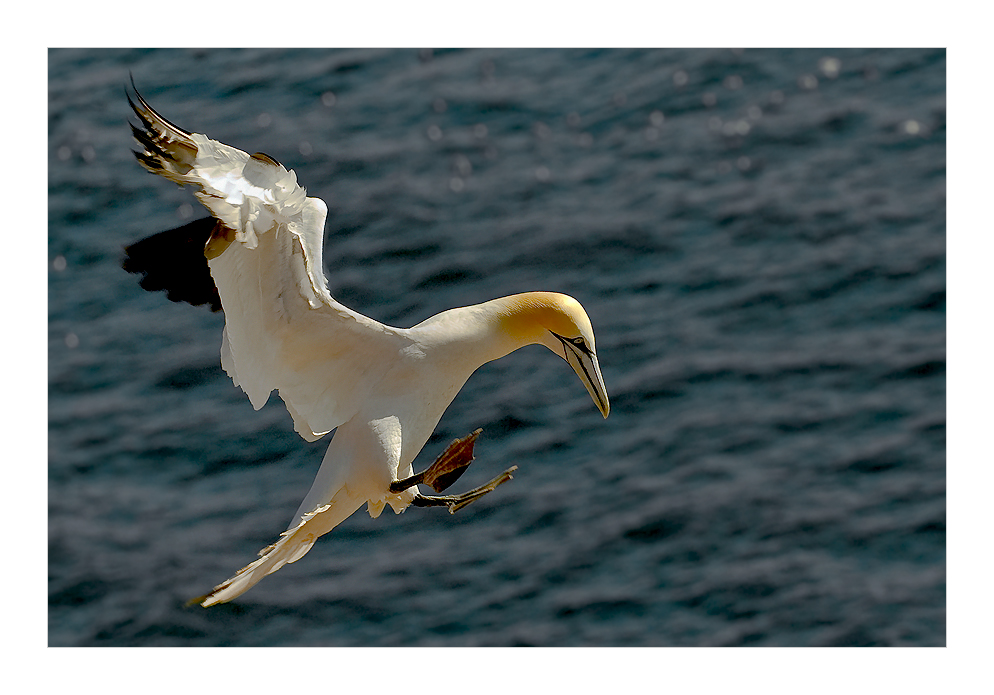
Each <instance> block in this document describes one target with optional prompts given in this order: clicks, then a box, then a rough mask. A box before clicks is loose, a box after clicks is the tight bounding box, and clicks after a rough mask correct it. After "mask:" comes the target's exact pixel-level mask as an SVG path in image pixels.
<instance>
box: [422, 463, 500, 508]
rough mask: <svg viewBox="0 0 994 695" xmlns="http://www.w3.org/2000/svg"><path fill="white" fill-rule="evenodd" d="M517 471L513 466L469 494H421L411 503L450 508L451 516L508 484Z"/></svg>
mask: <svg viewBox="0 0 994 695" xmlns="http://www.w3.org/2000/svg"><path fill="white" fill-rule="evenodd" d="M516 470H518V467H517V466H511V467H510V468H508V469H507V470H506V471H504V472H503V473H501V474H500V475H498V476H497V477H496V478H494V479H493V480H491V481H490V482H489V483H487V484H485V485H481V486H480V487H477V488H473V489H472V490H470V491H469V492H464V493H462V494H461V495H433V496H426V495H420V494H419V495H417V496H416V497H415V498H414V499H413V500H412V501H411V504H412V505H414V506H415V507H448V508H449V514H455V513H456V512H458V511H459V510H460V509H462V508H463V507H465V506H466V505H467V504H470V503H472V502H475V501H476V500H478V499H480V498H481V497H483V496H484V495H485V494H487V493H488V492H492V491H493V490H494V488H496V487H497V486H498V485H500V484H501V483H506V482H507V481H508V480H510V479H511V478H513V477H514V476H512V475H511V473H513V472H514V471H516Z"/></svg>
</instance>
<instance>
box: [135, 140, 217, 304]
mask: <svg viewBox="0 0 994 695" xmlns="http://www.w3.org/2000/svg"><path fill="white" fill-rule="evenodd" d="M140 158H141V157H140V156H139V159H140ZM216 224H217V220H215V219H214V218H212V217H205V218H203V219H200V220H195V221H193V222H190V223H189V224H185V225H183V226H182V227H177V228H176V229H169V230H166V231H165V232H159V233H158V234H153V235H152V236H150V237H148V238H146V239H142V240H141V241H138V242H135V243H134V244H132V245H131V246H128V247H127V248H125V249H124V253H125V258H124V262H123V263H122V264H121V267H122V268H124V270H126V271H128V272H129V273H139V274H141V275H142V276H143V277H142V279H141V280H140V281H139V283H138V284H139V285H141V287H142V288H143V289H145V290H148V291H149V292H157V291H161V290H165V292H166V298H167V299H169V300H170V301H173V302H186V303H188V304H192V305H193V306H200V305H202V304H208V305H210V308H211V311H221V297H220V296H219V295H218V292H217V285H215V284H214V278H212V277H211V271H210V266H209V265H208V264H207V258H206V257H204V246H205V245H206V244H207V240H208V239H210V236H211V233H212V232H213V231H214V227H215V225H216Z"/></svg>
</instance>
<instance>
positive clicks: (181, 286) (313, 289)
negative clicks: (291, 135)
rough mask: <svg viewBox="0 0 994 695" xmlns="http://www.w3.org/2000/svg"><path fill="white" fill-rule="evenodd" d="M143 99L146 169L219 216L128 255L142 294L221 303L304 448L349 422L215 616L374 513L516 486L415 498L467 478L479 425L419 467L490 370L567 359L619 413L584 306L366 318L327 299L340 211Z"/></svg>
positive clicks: (246, 369) (533, 296)
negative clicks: (456, 403) (441, 428)
mask: <svg viewBox="0 0 994 695" xmlns="http://www.w3.org/2000/svg"><path fill="white" fill-rule="evenodd" d="M135 95H136V97H137V103H135V101H132V100H131V98H130V96H129V97H128V101H129V103H131V106H132V108H133V109H134V111H135V113H136V114H137V115H138V118H139V119H140V121H141V125H142V127H141V128H138V127H135V126H134V125H132V126H131V128H132V131H133V133H134V136H135V139H136V140H137V141H138V143H139V144H140V145H141V146H142V148H143V151H142V152H136V153H135V155H136V156H137V158H138V160H139V161H140V162H141V164H142V165H143V166H144V167H145V168H146V169H148V170H149V171H151V172H152V173H154V174H158V175H160V176H164V177H165V178H167V179H169V180H170V181H173V182H175V183H178V184H180V185H192V186H194V187H195V188H196V189H197V190H196V191H195V195H196V196H197V199H198V200H200V202H201V203H202V204H203V205H204V206H205V207H206V208H207V209H208V210H209V211H210V213H211V215H212V216H213V219H207V220H200V221H198V222H194V223H191V224H189V225H186V226H185V227H181V228H180V229H178V230H170V231H169V232H163V233H161V234H159V235H155V236H153V237H150V238H149V239H146V240H144V241H142V242H138V243H137V244H135V245H133V246H131V247H129V248H128V249H127V251H128V254H129V257H128V259H127V260H126V261H125V268H126V269H127V270H129V271H132V272H143V273H146V277H145V280H143V282H142V285H143V286H144V287H146V289H167V290H169V292H170V295H169V296H170V298H171V299H176V300H183V301H189V302H190V303H193V304H202V303H205V302H211V303H212V305H213V308H215V309H217V308H223V311H224V317H225V326H224V332H223V335H222V340H221V365H222V366H223V367H224V370H225V371H226V372H227V373H228V374H229V375H230V376H231V379H232V381H234V383H235V385H236V386H239V387H241V388H242V390H243V391H244V392H245V393H246V394H247V395H248V397H249V400H250V401H251V403H252V406H253V407H254V408H255V409H256V410H258V409H259V408H261V407H262V406H263V404H265V403H266V401H267V400H268V398H269V396H270V394H271V393H272V391H273V390H274V389H275V390H277V391H278V393H279V395H280V397H281V398H282V399H283V401H284V403H285V404H286V407H287V410H288V411H289V413H290V415H291V416H292V418H293V424H294V429H295V430H296V431H297V432H298V433H299V434H300V435H301V436H302V437H303V438H304V439H306V440H307V441H315V440H317V439H319V438H320V437H322V436H324V435H326V434H328V433H329V432H331V431H332V430H336V428H337V430H336V431H335V434H334V436H333V438H332V441H331V445H330V446H329V447H328V452H327V453H326V454H325V457H324V460H323V462H322V464H321V468H320V470H319V471H318V474H317V478H316V479H315V481H314V483H313V485H312V486H311V489H310V491H309V492H308V493H307V496H306V497H305V498H304V501H303V502H302V503H301V504H300V507H299V509H298V510H297V513H296V514H295V515H294V517H293V519H292V521H291V522H290V526H289V528H288V529H287V530H286V531H285V532H283V533H282V534H281V536H280V538H279V540H278V541H277V542H276V543H274V544H273V545H270V546H269V547H267V548H264V549H263V550H262V551H260V553H259V555H260V557H259V559H258V560H256V561H255V562H252V563H251V564H249V565H247V566H246V567H243V568H242V569H240V570H239V571H238V572H237V573H236V574H235V575H234V576H232V577H231V578H230V579H228V580H227V581H225V582H223V583H221V584H219V585H218V586H216V587H214V589H213V591H212V592H211V593H210V594H208V595H206V596H202V597H200V598H198V599H194V601H196V602H199V603H200V604H201V605H203V606H205V607H206V606H210V605H213V604H216V603H223V602H226V601H230V600H232V599H234V598H235V597H237V596H240V595H241V594H243V593H245V592H246V591H248V590H249V589H250V588H251V587H252V586H254V585H255V584H256V583H258V582H259V581H260V580H261V579H262V578H263V577H265V576H266V575H267V574H271V573H272V572H275V571H276V570H278V569H279V568H280V567H282V566H283V565H284V564H286V563H288V562H295V561H297V560H299V559H300V558H301V557H302V556H303V555H304V554H305V553H306V552H307V551H308V550H310V548H311V546H312V545H313V544H314V542H315V541H316V540H317V539H318V537H319V536H322V535H324V534H326V533H328V532H329V531H331V530H332V529H333V528H335V526H337V525H338V524H340V523H341V522H342V521H344V520H345V519H346V518H348V517H349V516H350V515H351V514H352V513H353V512H355V511H356V510H358V509H359V508H360V507H361V506H362V505H363V504H366V505H367V506H368V509H369V514H370V515H371V516H373V517H376V516H379V514H380V512H381V511H382V510H383V507H384V505H386V504H389V505H390V506H391V507H392V508H393V509H394V511H395V512H397V513H400V512H402V511H403V510H404V509H406V508H407V507H408V506H409V505H412V504H413V505H415V506H446V507H448V508H449V511H450V512H455V511H456V510H457V509H459V508H461V507H463V506H465V505H466V504H469V503H470V502H472V501H474V500H476V499H478V498H479V497H481V496H483V495H484V494H486V493H487V492H490V491H491V490H493V489H494V488H495V487H497V485H500V484H501V483H503V482H505V481H506V480H509V479H510V477H511V475H510V474H511V472H512V471H513V470H514V468H515V467H512V468H510V469H508V470H507V471H505V472H504V473H502V474H501V475H499V476H497V477H496V478H494V479H493V480H491V481H490V482H489V483H487V484H486V485H483V486H481V487H479V488H476V489H474V490H470V491H469V492H467V493H464V494H462V495H454V496H425V495H421V494H420V493H419V492H418V488H417V485H418V484H427V485H431V486H432V487H433V488H434V489H435V491H436V492H440V491H441V490H443V489H445V488H446V487H447V486H448V485H449V484H451V483H452V482H453V481H454V480H455V479H456V478H458V477H459V475H460V474H461V473H462V471H463V470H465V468H466V467H467V466H468V465H469V464H470V462H471V461H472V460H473V444H474V441H475V439H476V437H477V435H478V434H479V432H480V431H479V430H477V431H476V432H474V433H472V434H471V435H469V436H468V437H465V438H463V439H460V440H456V441H455V442H453V443H452V445H450V447H449V448H448V449H447V450H446V452H445V453H443V455H442V456H440V457H439V459H438V460H436V462H435V463H433V464H432V466H430V467H429V468H428V469H427V470H425V471H423V472H422V473H420V474H418V475H417V476H415V475H414V472H413V469H412V462H413V461H414V458H415V456H416V455H417V454H418V452H419V451H421V448H422V447H423V446H424V445H425V443H426V442H427V440H428V438H429V436H430V435H431V433H432V431H433V430H434V429H435V426H436V425H437V424H438V421H439V419H440V418H441V416H442V413H443V412H444V411H445V409H446V407H448V405H449V403H451V402H452V399H453V398H454V397H455V395H456V393H458V391H459V389H460V388H462V386H463V384H464V383H465V382H466V380H467V379H468V378H469V376H470V375H471V374H472V373H473V372H474V371H476V370H477V369H478V368H479V367H480V366H482V365H483V364H485V363H487V362H490V361H491V360H496V359H499V358H500V357H503V356H504V355H507V354H508V353H510V352H512V351H514V350H517V349H518V348H521V347H524V346H526V345H533V344H540V345H545V346H546V347H547V348H549V349H550V350H552V351H553V352H554V353H556V354H557V355H559V356H560V357H561V358H563V359H565V360H566V361H567V362H568V363H569V365H570V366H571V367H572V368H573V370H574V371H575V372H576V374H577V375H578V376H579V377H580V380H581V381H582V382H583V385H584V386H586V388H587V391H588V392H589V393H590V396H591V398H593V400H594V403H595V404H596V405H597V408H598V409H599V410H600V412H601V414H602V415H603V416H604V417H605V418H606V417H607V416H608V412H609V410H610V405H609V403H608V396H607V389H606V388H605V386H604V380H603V378H602V377H601V370H600V366H599V365H598V362H597V355H596V353H595V347H594V332H593V329H592V328H591V326H590V320H589V319H588V318H587V314H586V312H585V311H584V309H583V307H582V306H580V303H579V302H577V301H576V300H575V299H573V298H572V297H569V296H566V295H564V294H559V293H555V292H526V293H524V294H516V295H512V296H509V297H502V298H500V299H494V300H492V301H489V302H484V303H483V304H477V305H474V306H466V307H460V308H456V309H450V310H448V311H443V312H442V313H440V314H437V315H435V316H432V317H431V318H429V319H427V320H425V321H422V322H421V323H419V324H418V325H416V326H414V327H412V328H394V327H392V326H386V325H384V324H382V323H379V322H377V321H374V320H373V319H371V318H368V317H366V316H363V315H362V314H359V313H357V312H355V311H353V310H351V309H349V308H348V307H345V306H343V305H342V304H340V303H339V302H337V301H336V300H335V299H334V298H333V297H332V296H331V294H329V292H328V283H327V280H326V279H325V276H324V270H323V265H322V260H321V256H322V249H323V240H324V223H325V216H326V215H327V212H328V207H327V206H326V205H325V203H324V202H323V201H322V200H320V199H319V198H313V197H307V195H306V193H305V191H304V189H303V188H302V187H301V186H300V185H298V184H297V177H296V174H295V173H294V172H293V171H292V170H287V169H286V168H284V167H283V166H282V165H281V164H279V163H278V162H277V161H275V160H274V159H272V158H271V157H269V156H267V155H264V154H261V153H257V154H253V155H251V156H250V155H248V154H246V153H245V152H242V151H241V150H238V149H235V148H233V147H229V146H228V145H225V144H222V143H220V142H217V141H215V140H211V139H209V138H208V137H206V136H204V135H200V134H197V133H188V132H186V131H185V130H183V129H181V128H178V127H176V126H175V125H173V124H171V123H170V122H169V121H167V120H165V119H164V118H162V117H161V116H160V115H159V114H158V113H156V112H155V111H154V110H153V109H152V108H151V107H150V106H149V105H148V104H147V103H146V101H145V100H144V99H143V98H142V97H141V95H140V94H138V93H137V90H136V92H135ZM184 251H192V253H187V254H186V256H185V257H184V255H183V254H184ZM205 261H206V262H205ZM197 264H199V266H200V267H201V269H202V270H203V272H202V273H200V274H198V273H197ZM208 266H209V269H210V277H212V278H213V282H210V278H208V277H206V271H205V268H206V267H208ZM159 276H162V277H159ZM191 286H193V289H190V288H191ZM215 286H216V291H215V289H214V288H215ZM205 293H207V294H205ZM208 294H209V295H211V296H207V295H208Z"/></svg>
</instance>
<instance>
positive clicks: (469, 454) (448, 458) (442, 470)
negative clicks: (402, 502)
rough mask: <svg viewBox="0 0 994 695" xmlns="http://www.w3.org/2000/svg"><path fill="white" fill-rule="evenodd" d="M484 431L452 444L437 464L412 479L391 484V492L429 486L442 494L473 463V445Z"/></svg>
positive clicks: (476, 432) (436, 461) (477, 431)
mask: <svg viewBox="0 0 994 695" xmlns="http://www.w3.org/2000/svg"><path fill="white" fill-rule="evenodd" d="M482 431H483V430H482V429H478V430H476V431H475V432H471V433H470V434H467V435H466V436H465V437H463V438H462V439H456V440H453V442H452V443H451V444H449V446H448V447H447V448H446V449H445V451H443V452H442V453H441V455H440V456H439V457H438V458H437V459H435V462H434V463H433V464H431V465H430V466H428V467H427V468H426V469H424V470H423V471H421V472H420V473H416V474H415V475H412V476H411V477H410V478H404V479H403V480H396V481H394V482H392V483H390V492H393V493H397V492H403V491H404V490H406V489H407V488H409V487H412V486H414V485H427V486H429V487H430V488H431V489H432V490H434V491H435V492H442V491H443V490H445V489H446V488H448V487H449V486H450V485H452V483H454V482H456V480H458V479H459V476H461V475H462V474H463V473H465V472H466V469H467V468H469V464H471V463H473V445H474V444H475V443H476V438H477V437H479V436H480V432H482Z"/></svg>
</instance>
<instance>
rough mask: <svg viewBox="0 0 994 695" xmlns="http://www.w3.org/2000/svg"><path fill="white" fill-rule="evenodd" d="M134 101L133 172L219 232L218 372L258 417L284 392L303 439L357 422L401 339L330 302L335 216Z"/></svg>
mask: <svg viewBox="0 0 994 695" xmlns="http://www.w3.org/2000/svg"><path fill="white" fill-rule="evenodd" d="M135 96H136V99H137V103H136V101H134V100H132V99H131V97H130V95H129V97H128V101H129V103H130V104H131V107H132V109H134V111H135V113H136V114H137V116H138V118H139V120H140V121H141V127H140V128H139V127H137V126H135V125H132V126H131V129H132V132H133V134H134V136H135V140H137V141H138V143H139V144H140V145H141V146H142V148H143V151H141V152H136V153H135V156H136V157H137V158H138V161H139V162H141V164H142V166H144V167H145V168H146V169H148V170H149V171H151V172H152V173H153V174H158V175H160V176H163V177H165V178H167V179H169V180H170V181H173V182H175V183H178V184H180V185H190V186H193V187H194V188H195V189H196V190H195V195H196V196H197V199H198V200H200V202H201V203H203V205H204V206H205V207H206V208H207V209H208V210H210V212H211V214H212V215H213V217H214V218H215V219H216V220H217V222H216V223H215V226H214V228H213V230H212V231H211V234H210V238H209V240H208V241H207V244H206V246H205V248H204V255H205V256H206V257H207V259H208V263H209V266H210V273H211V276H212V277H213V279H214V283H215V285H216V286H217V290H218V293H219V295H220V300H221V305H222V307H223V310H224V315H225V328H224V336H223V338H222V344H221V365H222V366H223V367H224V369H225V371H226V372H227V373H228V374H229V375H230V376H231V378H232V380H233V381H234V382H235V385H237V386H240V387H241V388H242V390H244V391H245V393H246V394H248V397H249V400H251V402H252V405H253V406H254V407H255V408H256V409H257V410H258V409H259V408H261V407H262V406H263V404H265V402H266V400H267V399H268V398H269V395H270V393H272V391H273V389H278V390H279V394H280V396H281V397H282V398H283V400H284V402H285V403H286V406H287V410H289V412H290V414H291V416H292V417H293V420H294V428H295V429H296V430H297V432H299V433H300V435H301V436H303V437H304V438H305V439H307V440H308V441H313V440H315V439H318V438H319V437H321V436H323V435H324V434H327V433H328V432H330V431H331V430H332V429H334V428H335V427H337V426H339V425H340V424H342V423H344V422H346V421H348V420H349V419H350V418H351V417H352V415H354V414H355V412H356V411H357V409H358V407H359V405H360V404H361V403H362V402H363V401H364V399H365V397H366V396H367V394H369V392H370V389H371V388H372V386H373V385H374V383H375V382H376V381H377V380H379V378H381V376H382V374H383V372H384V370H385V368H386V367H388V365H389V364H390V363H391V362H392V361H393V359H395V357H396V356H397V354H398V351H399V350H400V349H401V348H402V347H403V345H404V344H405V342H406V341H405V338H404V334H405V331H403V330H400V329H394V328H391V327H389V326H384V325H383V324H380V323H378V322H376V321H374V320H372V319H370V318H368V317H366V316H363V315H362V314H359V313H357V312H354V311H352V310H351V309H349V308H347V307H345V306H343V305H342V304H340V303H338V302H337V301H335V300H334V299H333V298H332V297H331V295H330V294H329V292H328V286H327V280H326V279H325V276H324V271H323V266H322V260H321V254H322V247H323V241H324V222H325V217H326V216H327V212H328V208H327V206H326V205H325V204H324V202H323V201H322V200H320V199H319V198H308V197H307V194H306V192H305V190H304V189H303V188H302V187H301V186H300V185H298V184H297V176H296V174H295V173H294V172H293V171H292V170H287V169H286V168H285V167H283V166H282V165H281V164H280V163H279V162H277V161H276V160H274V159H273V158H272V157H269V156H268V155H265V154H261V153H257V154H253V155H248V154H246V153H245V152H243V151H241V150H239V149H236V148H234V147H230V146H228V145H225V144H223V143H220V142H217V141H215V140H211V139H210V138H208V137H206V136H204V135H200V134H198V133H189V132H187V131H185V130H183V129H182V128H179V127H178V126H175V125H173V124H172V123H170V122H169V121H167V120H166V119H164V118H163V117H162V116H160V115H159V114H158V113H156V112H155V111H154V110H153V109H152V107H151V106H149V105H148V103H147V102H146V101H145V100H144V99H143V98H142V96H141V95H140V94H138V92H137V90H135ZM184 270H185V269H184ZM191 270H192V272H196V271H195V269H191ZM373 367H376V369H375V370H374V369H373Z"/></svg>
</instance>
